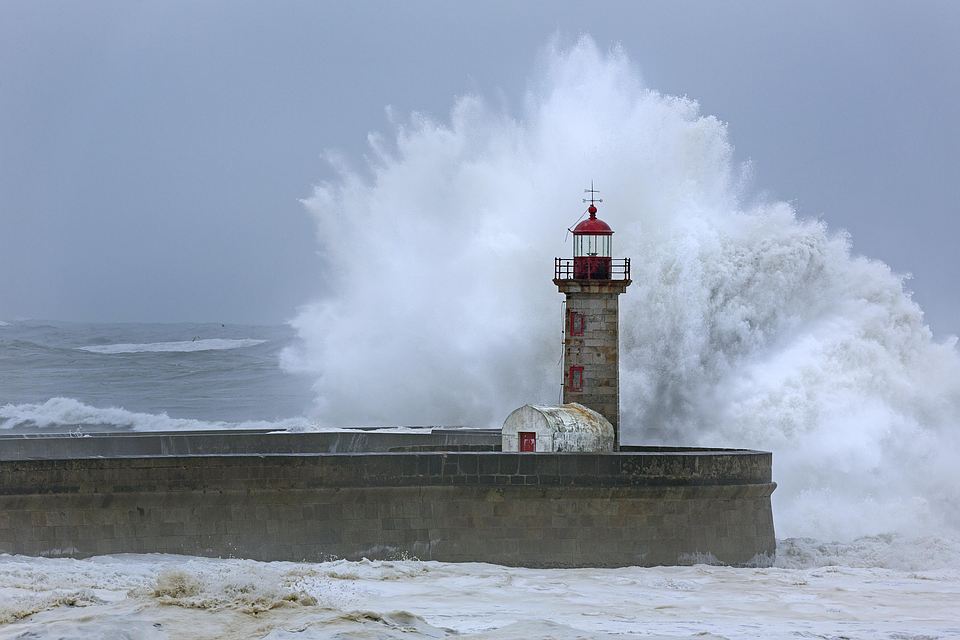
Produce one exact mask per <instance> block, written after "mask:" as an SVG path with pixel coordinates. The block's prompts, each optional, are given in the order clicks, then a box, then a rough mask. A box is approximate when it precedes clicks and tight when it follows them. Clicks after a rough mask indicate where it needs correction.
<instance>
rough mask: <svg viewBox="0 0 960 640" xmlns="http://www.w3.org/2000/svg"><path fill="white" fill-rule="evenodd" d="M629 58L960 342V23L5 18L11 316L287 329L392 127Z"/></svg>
mask: <svg viewBox="0 0 960 640" xmlns="http://www.w3.org/2000/svg"><path fill="white" fill-rule="evenodd" d="M580 33H588V34H590V35H592V36H593V37H594V39H595V40H596V41H597V43H598V44H599V45H600V46H601V47H602V48H607V47H609V46H611V45H613V44H615V43H617V42H619V43H620V44H622V46H623V48H624V49H625V50H626V52H627V53H628V55H629V56H630V58H631V59H632V60H633V61H634V63H635V64H637V66H639V68H640V69H641V72H642V74H643V77H644V78H645V80H646V82H647V83H648V84H649V85H650V86H652V87H654V88H656V89H658V90H660V91H663V92H665V93H674V94H681V95H683V94H685V95H688V96H690V97H693V98H696V99H697V100H699V101H700V103H701V105H702V108H703V112H704V113H707V114H714V115H716V116H718V117H720V118H721V119H723V120H725V121H727V122H728V123H729V125H730V134H731V139H732V142H733V143H734V144H735V145H736V149H737V157H738V159H740V160H746V159H750V160H752V161H753V162H754V165H755V172H756V185H757V186H758V187H760V188H762V189H763V190H765V191H766V192H768V193H769V194H771V195H772V196H775V197H777V198H782V199H786V200H790V201H791V202H793V203H794V204H795V205H796V206H797V208H798V210H799V211H800V213H801V214H803V215H807V216H822V217H823V219H825V220H826V221H827V222H828V223H829V224H830V225H831V227H833V228H841V227H842V228H846V229H847V230H849V231H850V232H851V234H852V236H853V241H854V249H855V251H856V252H858V253H862V254H865V255H868V256H870V257H874V258H879V259H882V260H884V261H885V262H887V263H888V264H890V265H891V266H892V267H894V269H896V270H897V271H900V272H910V273H912V274H913V275H914V279H913V281H912V282H911V283H910V287H911V288H912V289H913V290H914V291H915V298H916V299H917V300H918V301H919V302H920V303H921V305H922V306H923V307H924V309H925V310H926V312H927V319H928V321H929V322H930V323H931V325H932V326H933V328H934V330H935V331H936V332H937V333H938V334H941V335H943V334H948V333H960V313H958V310H960V302H958V300H957V296H956V295H955V292H956V290H957V286H956V283H957V282H958V281H960V258H958V255H957V250H956V247H955V245H956V239H957V235H958V231H960V221H958V216H957V208H958V205H957V203H958V202H960V160H958V156H957V154H958V149H960V120H958V114H960V108H958V107H960V37H958V36H957V34H958V33H960V3H954V2H946V1H944V2H924V3H917V2H891V1H885V2H882V3H876V2H833V1H831V2H806V3H786V2H769V1H766V2H755V3H746V2H646V3H640V2H605V3H596V2H583V3H581V2H482V3H481V2H474V3H469V4H468V3H464V2H394V3H386V2H383V3H371V2H330V3H321V2H283V3H273V2H259V3H248V2H237V1H233V0H231V1H229V2H199V3H197V2H183V3H179V2H172V1H164V2H152V3H147V2H131V1H129V0H120V1H117V2H84V3H75V2H59V3H57V2H43V3H38V2H34V1H32V0H31V1H27V2H16V1H12V0H7V1H6V2H4V3H2V4H0V319H6V320H9V319H13V318H18V317H34V318H49V319H61V320H97V321H179V320H196V321H226V322H264V323H266V322H269V323H272V322H279V321H283V320H285V319H287V318H290V317H292V316H293V314H294V311H295V309H296V307H297V306H298V305H300V304H303V303H305V302H307V301H309V300H310V299H311V298H313V297H315V296H316V294H317V293H318V292H319V291H320V287H321V284H320V283H319V282H317V277H318V275H317V274H318V273H320V259H319V257H318V256H317V255H316V243H315V242H314V239H313V234H314V231H313V227H312V224H311V221H310V219H309V218H308V216H307V214H306V212H305V211H304V209H303V207H302V205H301V204H300V202H299V198H302V197H305V196H307V195H309V193H310V191H311V185H312V184H314V183H315V182H317V181H318V180H321V179H324V178H327V177H329V176H330V173H329V171H330V170H329V168H328V167H327V166H326V164H325V162H324V161H323V159H322V158H321V153H322V152H323V151H324V150H326V149H339V150H340V151H341V152H343V153H344V154H345V155H346V156H347V157H351V158H355V159H359V158H360V157H361V156H362V155H363V154H364V153H365V152H366V135H367V133H368V132H369V131H372V130H380V131H387V130H389V129H390V126H389V125H388V123H387V120H386V116H385V113H384V107H385V106H386V105H391V106H392V107H393V108H394V109H395V111H396V112H397V113H398V114H406V113H408V112H410V111H414V110H417V111H421V112H425V113H428V114H431V115H434V116H436V117H437V118H440V119H446V117H447V113H448V111H449V109H450V107H451V105H452V103H453V99H454V97H455V96H457V95H463V94H466V93H478V94H481V95H483V96H486V97H488V98H491V99H493V100H495V101H496V100H504V101H506V103H507V104H508V105H510V106H511V107H512V108H515V109H517V110H518V111H519V108H520V107H521V103H522V96H523V90H524V88H525V86H526V84H527V81H528V80H529V79H530V78H531V76H533V75H534V72H535V65H536V58H537V54H538V52H539V51H540V50H541V49H542V48H543V46H544V45H545V44H546V43H547V41H548V40H549V38H550V37H551V36H552V35H554V34H559V36H560V38H561V42H563V43H566V44H571V43H572V42H574V40H575V38H576V36H577V35H578V34H580Z"/></svg>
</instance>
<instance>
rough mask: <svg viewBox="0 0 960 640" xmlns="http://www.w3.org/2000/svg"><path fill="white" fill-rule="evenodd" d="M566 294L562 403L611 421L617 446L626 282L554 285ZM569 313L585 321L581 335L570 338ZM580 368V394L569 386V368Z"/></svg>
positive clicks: (562, 282)
mask: <svg viewBox="0 0 960 640" xmlns="http://www.w3.org/2000/svg"><path fill="white" fill-rule="evenodd" d="M555 282H556V283H557V286H558V287H559V288H560V291H561V292H562V293H564V294H566V297H567V305H566V314H565V316H564V328H563V332H564V340H563V402H564V403H568V402H579V403H580V404H582V405H585V406H587V407H590V408H591V409H593V410H594V411H598V412H599V413H601V414H603V416H604V417H605V418H606V419H607V420H609V421H610V423H611V424H612V425H613V428H614V432H615V433H616V440H615V443H614V446H617V445H618V444H619V442H620V425H619V422H620V330H619V309H620V305H619V296H620V294H621V293H623V292H624V290H625V289H626V287H627V286H628V285H629V284H630V282H629V281H628V280H626V281H623V280H621V281H594V282H584V281H576V280H573V281H570V280H566V281H565V280H557V281H555ZM570 312H575V313H580V314H582V315H583V317H584V327H583V335H572V334H571V326H570V324H571V323H570ZM572 366H581V367H583V386H582V390H580V391H575V390H574V389H573V388H572V386H571V384H570V367H572Z"/></svg>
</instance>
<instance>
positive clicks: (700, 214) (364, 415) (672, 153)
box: [283, 38, 960, 539]
mask: <svg viewBox="0 0 960 640" xmlns="http://www.w3.org/2000/svg"><path fill="white" fill-rule="evenodd" d="M544 60H546V63H545V65H544V66H545V68H544V69H543V70H542V77H541V79H540V80H539V81H538V82H535V83H534V84H533V87H532V88H531V89H530V91H529V92H528V95H527V96H526V100H525V107H524V111H523V114H522V116H521V117H514V116H512V115H510V114H508V113H506V112H504V111H502V110H497V109H494V108H493V107H491V106H490V105H489V104H487V103H486V102H484V101H483V100H482V99H480V98H478V97H474V96H469V97H464V98H461V99H459V100H458V101H457V102H456V104H455V106H454V108H453V110H452V113H451V116H450V119H449V122H438V121H435V120H431V119H428V118H426V117H424V116H419V115H417V116H413V117H412V118H411V119H410V121H409V122H407V123H405V124H402V125H399V126H398V127H397V129H396V132H395V136H394V137H393V139H392V140H390V141H388V140H386V139H384V138H383V137H381V136H371V149H372V156H371V158H370V160H369V162H368V164H367V166H366V167H365V168H364V170H355V169H351V168H350V167H348V166H346V165H345V164H344V163H343V162H341V161H337V162H336V163H335V168H336V170H337V171H338V177H337V179H335V180H333V181H330V182H326V183H322V184H320V185H318V186H317V187H316V190H315V192H314V194H313V196H312V197H310V198H309V199H307V200H306V202H305V204H306V206H307V208H308V210H309V211H310V213H311V214H312V215H313V216H314V217H315V218H316V221H317V225H318V237H319V241H320V245H321V250H322V252H323V255H324V256H325V259H326V263H327V266H326V268H325V270H324V272H323V273H322V274H321V276H322V281H323V283H324V291H325V294H324V296H323V297H322V298H321V299H319V300H317V301H315V302H313V303H312V304H310V305H308V306H306V307H305V308H304V309H303V310H302V311H301V312H300V314H299V315H298V316H297V317H296V318H295V319H294V320H293V325H294V326H295V328H296V329H297V331H298V333H299V336H300V343H299V344H298V345H297V346H295V347H293V348H290V349H287V350H286V351H285V352H284V354H283V363H284V366H285V367H287V368H288V369H290V370H293V371H299V372H308V373H312V374H313V375H315V377H316V380H317V383H316V385H315V389H316V392H317V402H316V407H315V411H316V414H317V415H318V417H319V419H320V420H321V421H322V422H325V423H328V424H348V423H391V422H392V423H420V424H423V423H444V424H472V425H481V426H493V425H498V424H499V422H500V421H501V420H502V419H503V417H504V416H506V415H507V414H508V413H509V411H511V410H512V409H514V408H516V407H517V406H519V405H520V404H523V403H526V402H541V403H551V402H556V401H557V398H558V396H559V385H560V380H561V374H560V371H559V368H558V366H557V362H558V358H559V355H560V338H561V325H560V300H561V298H560V296H559V295H558V294H557V292H556V291H555V289H554V287H553V285H552V284H551V283H550V278H551V267H552V258H553V257H554V256H565V255H568V254H569V253H570V245H569V243H564V229H565V228H566V227H568V226H570V225H572V223H573V222H575V221H576V219H577V217H578V215H579V214H580V207H579V196H580V193H579V189H580V186H581V185H586V184H588V183H589V180H590V179H592V178H595V179H596V180H597V183H598V186H599V187H600V189H601V190H602V191H603V192H604V193H603V195H604V197H605V203H604V205H603V206H602V209H601V212H602V213H601V215H602V217H603V218H604V219H605V220H607V221H608V222H610V224H611V225H612V226H613V228H614V230H615V232H616V234H615V236H614V255H615V256H625V257H630V258H631V259H632V264H633V279H634V286H633V287H631V289H630V290H629V291H628V293H627V294H626V295H625V296H623V297H622V300H621V305H622V306H621V335H622V338H621V339H622V344H621V405H622V409H621V411H622V416H621V425H622V428H623V431H624V434H623V439H624V441H626V442H631V443H651V444H652V443H674V444H688V445H690V444H707V445H717V446H739V447H752V448H761V449H770V450H772V451H774V454H775V457H774V461H775V462H774V464H775V479H776V480H777V481H778V482H779V484H780V488H779V489H778V491H777V493H776V494H775V507H776V520H777V525H778V533H779V534H781V535H809V536H815V537H819V538H822V539H823V538H845V539H849V538H852V537H854V536H857V535H866V534H875V533H885V532H900V533H904V534H907V535H917V534H920V533H930V532H934V533H940V534H943V535H948V536H955V535H957V531H958V530H960V511H958V509H960V507H958V502H960V501H958V500H957V487H958V486H960V438H958V429H957V424H958V421H960V420H958V419H960V358H958V354H957V351H956V348H955V344H954V342H953V341H948V342H946V343H937V342H935V341H934V340H933V338H932V335H931V333H930V331H929V329H928V328H927V327H926V326H925V324H924V322H923V316H922V312H921V311H920V309H919V308H918V306H917V305H916V304H915V303H914V302H913V301H912V300H911V298H910V296H909V293H908V292H906V291H905V289H904V286H903V282H902V278H901V277H899V276H897V275H896V274H893V273H891V271H890V269H889V268H888V267H886V266H885V265H884V264H882V263H880V262H877V261H872V260H867V259H865V258H861V257H855V256H852V255H851V252H850V244H849V240H848V238H847V237H846V236H845V235H844V234H842V233H831V232H830V231H829V230H828V229H827V228H826V226H825V224H824V223H822V222H819V221H813V220H805V219H802V218H798V217H797V214H796V212H795V211H794V209H793V208H792V207H791V206H790V205H789V204H787V203H785V202H777V201H771V200H768V199H764V198H762V197H760V196H757V195H754V194H753V193H752V191H751V190H750V188H749V185H750V170H749V165H743V164H738V163H736V162H735V161H734V153H733V148H732V146H731V144H730V141H729V137H728V134H727V130H726V126H725V125H724V124H723V123H722V122H720V121H719V120H717V119H716V118H713V117H711V116H705V115H702V114H701V113H700V110H699V106H698V105H697V103H696V102H694V101H692V100H690V99H687V98H678V97H673V96H665V95H662V94H660V93H657V92H656V91H654V90H652V89H650V88H648V87H646V86H644V85H643V84H642V82H641V81H640V79H639V76H638V74H637V73H636V71H635V70H634V69H633V67H632V66H631V63H630V62H629V61H628V60H627V59H626V57H625V56H624V55H623V53H622V52H620V51H616V50H615V51H613V52H611V53H607V54H605V53H603V52H601V51H600V50H599V49H598V47H597V46H596V45H595V44H594V43H593V41H591V40H590V39H589V38H583V39H581V40H580V42H579V43H578V44H577V45H576V46H574V47H572V48H571V49H569V50H558V49H556V48H553V49H551V50H549V51H548V52H547V54H546V55H545V56H544Z"/></svg>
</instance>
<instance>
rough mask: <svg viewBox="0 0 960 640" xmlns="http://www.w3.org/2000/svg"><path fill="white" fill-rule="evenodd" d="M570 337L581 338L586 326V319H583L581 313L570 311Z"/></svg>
mask: <svg viewBox="0 0 960 640" xmlns="http://www.w3.org/2000/svg"><path fill="white" fill-rule="evenodd" d="M569 316H570V321H569V322H570V335H572V336H582V335H583V329H584V327H585V326H586V324H587V321H586V318H584V316H583V314H582V313H578V312H576V311H570V312H569Z"/></svg>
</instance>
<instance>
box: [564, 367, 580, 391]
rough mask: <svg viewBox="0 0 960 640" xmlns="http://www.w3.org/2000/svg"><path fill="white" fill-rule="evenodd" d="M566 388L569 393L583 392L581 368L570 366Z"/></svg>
mask: <svg viewBox="0 0 960 640" xmlns="http://www.w3.org/2000/svg"><path fill="white" fill-rule="evenodd" d="M567 388H568V389H569V390H570V391H583V367H581V366H578V365H575V364H574V365H570V373H569V376H568V379H567Z"/></svg>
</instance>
